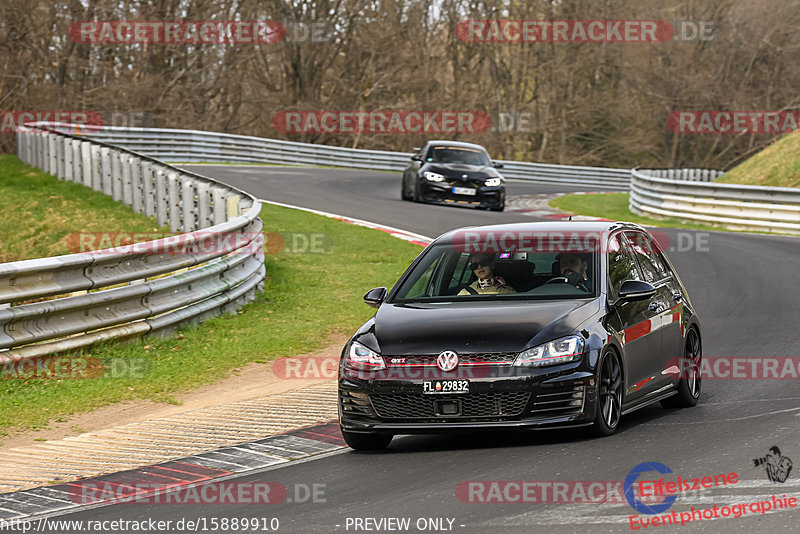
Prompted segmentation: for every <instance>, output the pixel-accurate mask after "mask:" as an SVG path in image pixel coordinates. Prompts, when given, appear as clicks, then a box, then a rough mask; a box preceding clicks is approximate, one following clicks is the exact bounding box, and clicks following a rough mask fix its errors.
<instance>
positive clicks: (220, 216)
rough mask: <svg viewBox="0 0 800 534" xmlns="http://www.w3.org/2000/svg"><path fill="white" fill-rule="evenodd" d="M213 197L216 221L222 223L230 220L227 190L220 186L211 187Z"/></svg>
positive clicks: (215, 222)
mask: <svg viewBox="0 0 800 534" xmlns="http://www.w3.org/2000/svg"><path fill="white" fill-rule="evenodd" d="M211 199H212V201H213V202H214V223H213V224H221V223H224V222H225V221H227V220H228V205H227V203H226V201H225V190H224V189H223V188H221V187H218V186H213V187H212V188H211Z"/></svg>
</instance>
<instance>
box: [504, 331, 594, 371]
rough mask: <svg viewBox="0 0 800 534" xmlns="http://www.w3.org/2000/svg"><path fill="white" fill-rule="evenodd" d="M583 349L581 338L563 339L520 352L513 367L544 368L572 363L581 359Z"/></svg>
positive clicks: (570, 337)
mask: <svg viewBox="0 0 800 534" xmlns="http://www.w3.org/2000/svg"><path fill="white" fill-rule="evenodd" d="M583 347H584V341H583V338H582V337H580V336H569V337H563V338H561V339H556V340H555V341H551V342H550V343H545V344H544V345H539V346H538V347H533V348H532V349H528V350H526V351H523V352H520V353H519V355H517V359H516V360H514V365H516V366H517V367H544V366H546V365H555V364H557V363H568V362H574V361H577V360H580V359H581V356H582V355H583Z"/></svg>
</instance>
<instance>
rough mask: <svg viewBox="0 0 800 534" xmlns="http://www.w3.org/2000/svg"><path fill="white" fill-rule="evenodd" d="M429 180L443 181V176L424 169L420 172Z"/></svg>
mask: <svg viewBox="0 0 800 534" xmlns="http://www.w3.org/2000/svg"><path fill="white" fill-rule="evenodd" d="M422 176H424V177H425V179H426V180H428V181H429V182H444V176H443V175H441V174H438V173H435V172H430V171H426V172H423V173H422Z"/></svg>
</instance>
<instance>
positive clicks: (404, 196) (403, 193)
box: [400, 176, 411, 200]
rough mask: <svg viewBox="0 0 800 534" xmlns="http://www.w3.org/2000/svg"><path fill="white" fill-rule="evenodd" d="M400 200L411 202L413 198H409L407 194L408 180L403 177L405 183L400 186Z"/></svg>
mask: <svg viewBox="0 0 800 534" xmlns="http://www.w3.org/2000/svg"><path fill="white" fill-rule="evenodd" d="M400 198H401V199H402V200H411V197H410V196H408V194H407V193H406V178H405V176H404V177H403V181H402V183H401V184H400Z"/></svg>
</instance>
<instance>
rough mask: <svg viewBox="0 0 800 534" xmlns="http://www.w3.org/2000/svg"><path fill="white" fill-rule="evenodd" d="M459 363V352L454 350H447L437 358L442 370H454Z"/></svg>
mask: <svg viewBox="0 0 800 534" xmlns="http://www.w3.org/2000/svg"><path fill="white" fill-rule="evenodd" d="M456 365H458V354H456V353H455V352H454V351H452V350H446V351H444V352H442V353H440V354H439V356H438V357H437V358H436V366H437V367H438V368H439V369H441V370H442V371H445V372H447V371H452V370H453V369H455V368H456Z"/></svg>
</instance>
